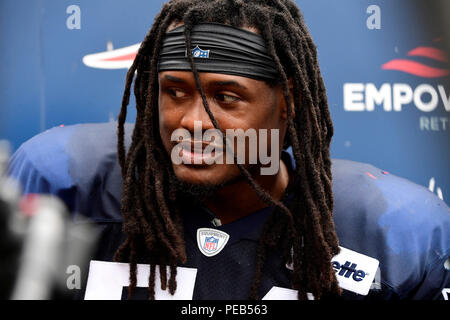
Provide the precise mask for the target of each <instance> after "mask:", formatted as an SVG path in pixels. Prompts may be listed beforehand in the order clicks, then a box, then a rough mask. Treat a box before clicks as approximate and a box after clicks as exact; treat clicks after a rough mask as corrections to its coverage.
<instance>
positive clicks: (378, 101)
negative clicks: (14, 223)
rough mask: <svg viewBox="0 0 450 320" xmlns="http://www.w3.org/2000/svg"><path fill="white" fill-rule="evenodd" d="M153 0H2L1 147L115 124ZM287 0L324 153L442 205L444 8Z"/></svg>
mask: <svg viewBox="0 0 450 320" xmlns="http://www.w3.org/2000/svg"><path fill="white" fill-rule="evenodd" d="M163 2H164V1H159V0H152V1H138V0H128V1H121V0H94V1H93V0H80V1H75V0H58V1H56V0H35V1H28V0H1V1H0V46H1V50H0V61H1V62H2V68H1V73H0V105H1V107H0V108H1V109H0V139H6V140H8V141H10V143H11V145H12V149H13V151H14V150H16V149H17V148H18V147H19V146H20V145H21V144H22V143H23V142H24V141H26V140H28V139H29V138H31V137H32V136H34V135H36V134H38V133H40V132H43V131H45V130H47V129H49V128H52V127H55V126H65V125H71V124H76V123H88V122H90V123H92V122H108V121H114V120H116V119H117V115H118V113H119V109H120V103H121V97H122V92H123V88H124V83H125V76H126V72H127V68H128V67H129V65H130V64H131V62H132V59H133V57H134V55H135V54H136V51H137V49H138V45H139V43H140V42H141V41H142V40H143V39H144V37H145V35H146V34H147V32H148V30H149V29H150V27H151V24H152V23H153V19H154V17H155V15H156V14H157V12H159V10H160V9H161V6H162V3H163ZM296 2H297V4H298V5H299V7H300V9H301V10H302V12H303V15H304V18H305V21H306V24H307V25H308V27H309V29H310V32H311V34H312V36H313V39H314V41H315V43H316V45H317V48H318V56H319V62H320V65H321V71H322V75H323V77H324V80H325V84H326V87H327V93H328V100H329V106H330V110H331V114H332V118H333V120H334V124H335V136H334V139H333V143H332V149H331V153H332V157H333V158H345V159H350V160H355V161H360V162H366V163H371V164H373V165H375V166H377V167H379V168H380V169H383V170H386V171H389V172H391V173H393V174H396V175H399V176H401V177H404V178H407V179H409V180H411V181H413V182H415V183H417V184H420V185H423V186H424V187H426V188H428V189H429V190H430V191H432V192H434V193H436V194H437V195H438V196H439V197H440V198H442V199H444V201H446V202H447V203H448V199H449V198H450V171H449V160H450V148H449V145H450V143H449V142H450V140H449V134H450V129H449V127H450V86H449V80H450V63H449V53H450V50H449V49H448V39H449V30H450V26H449V23H448V19H447V18H448V15H449V14H450V1H447V0H432V1H420V0H419V1H413V0H408V1H407V0H382V1H381V0H379V1H375V0H373V1H367V0H340V1H334V0H297V1H296ZM132 101H133V99H132ZM133 107H134V103H131V107H130V112H129V115H128V120H129V121H134V118H135V116H136V113H135V111H134V110H133ZM99 138H101V137H99Z"/></svg>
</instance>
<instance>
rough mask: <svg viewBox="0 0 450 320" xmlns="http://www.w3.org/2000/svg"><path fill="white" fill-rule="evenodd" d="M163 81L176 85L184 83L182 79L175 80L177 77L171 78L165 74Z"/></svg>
mask: <svg viewBox="0 0 450 320" xmlns="http://www.w3.org/2000/svg"><path fill="white" fill-rule="evenodd" d="M164 79H165V80H169V81H172V82H178V83H185V82H186V81H185V80H183V79H181V78H177V77H174V76H171V75H169V74H166V75H165V76H164Z"/></svg>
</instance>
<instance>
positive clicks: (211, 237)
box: [197, 228, 230, 257]
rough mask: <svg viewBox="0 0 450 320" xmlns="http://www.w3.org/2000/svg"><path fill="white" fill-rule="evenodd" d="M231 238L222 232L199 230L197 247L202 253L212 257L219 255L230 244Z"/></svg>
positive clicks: (209, 229)
mask: <svg viewBox="0 0 450 320" xmlns="http://www.w3.org/2000/svg"><path fill="white" fill-rule="evenodd" d="M229 238H230V236H229V235H228V234H227V233H226V232H223V231H221V230H217V229H211V228H200V229H197V245H198V249H199V250H200V252H201V253H202V254H203V255H205V256H207V257H212V256H215V255H216V254H218V253H219V252H220V251H222V249H223V248H224V247H225V245H226V244H227V242H228V239H229Z"/></svg>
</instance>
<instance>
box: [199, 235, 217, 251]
mask: <svg viewBox="0 0 450 320" xmlns="http://www.w3.org/2000/svg"><path fill="white" fill-rule="evenodd" d="M218 244H219V238H214V237H213V236H211V237H206V238H205V244H204V245H203V248H204V249H205V250H206V251H208V252H213V251H215V250H217V248H218Z"/></svg>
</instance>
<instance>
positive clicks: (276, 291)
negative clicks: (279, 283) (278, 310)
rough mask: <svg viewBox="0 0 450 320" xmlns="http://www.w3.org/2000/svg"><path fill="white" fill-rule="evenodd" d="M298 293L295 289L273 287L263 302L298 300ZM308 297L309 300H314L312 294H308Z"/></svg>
mask: <svg viewBox="0 0 450 320" xmlns="http://www.w3.org/2000/svg"><path fill="white" fill-rule="evenodd" d="M297 293H298V291H297V290H293V289H288V288H281V287H272V289H270V290H269V292H267V294H266V295H265V296H264V297H263V298H262V300H297ZM306 296H307V297H308V300H314V296H313V294H312V293H309V292H307V293H306Z"/></svg>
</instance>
